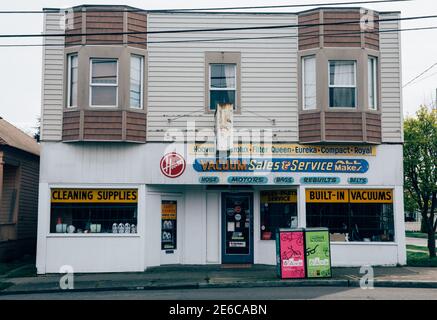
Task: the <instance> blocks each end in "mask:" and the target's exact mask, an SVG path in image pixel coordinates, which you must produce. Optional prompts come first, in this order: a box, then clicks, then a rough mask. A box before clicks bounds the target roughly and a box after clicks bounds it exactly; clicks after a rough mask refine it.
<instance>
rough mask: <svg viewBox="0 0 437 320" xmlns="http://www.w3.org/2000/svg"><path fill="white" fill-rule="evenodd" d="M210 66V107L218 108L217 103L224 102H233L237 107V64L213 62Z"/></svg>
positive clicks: (211, 108)
mask: <svg viewBox="0 0 437 320" xmlns="http://www.w3.org/2000/svg"><path fill="white" fill-rule="evenodd" d="M209 68H210V69H209V75H210V76H209V77H210V79H209V98H210V99H209V109H210V110H216V108H217V104H224V103H229V104H232V105H233V106H234V109H236V105H235V104H236V103H235V102H236V92H237V65H236V64H234V63H212V64H210V65H209Z"/></svg>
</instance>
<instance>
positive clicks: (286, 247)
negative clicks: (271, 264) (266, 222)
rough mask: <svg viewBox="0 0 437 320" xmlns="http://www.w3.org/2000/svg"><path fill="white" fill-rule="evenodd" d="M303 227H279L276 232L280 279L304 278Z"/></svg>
mask: <svg viewBox="0 0 437 320" xmlns="http://www.w3.org/2000/svg"><path fill="white" fill-rule="evenodd" d="M304 234H305V233H304V229H279V230H278V231H277V234H276V259H277V263H276V265H277V273H278V276H279V277H280V278H281V279H303V278H305V238H304Z"/></svg>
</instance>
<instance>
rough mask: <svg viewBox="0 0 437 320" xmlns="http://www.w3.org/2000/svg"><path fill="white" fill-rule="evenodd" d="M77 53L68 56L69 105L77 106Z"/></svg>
mask: <svg viewBox="0 0 437 320" xmlns="http://www.w3.org/2000/svg"><path fill="white" fill-rule="evenodd" d="M77 69H78V68H77V54H71V55H69V56H68V79H67V81H68V95H67V107H69V108H71V107H76V106H77Z"/></svg>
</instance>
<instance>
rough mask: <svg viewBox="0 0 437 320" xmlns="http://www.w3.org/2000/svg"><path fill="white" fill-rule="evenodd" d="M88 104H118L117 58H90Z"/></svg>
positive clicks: (102, 105)
mask: <svg viewBox="0 0 437 320" xmlns="http://www.w3.org/2000/svg"><path fill="white" fill-rule="evenodd" d="M90 64H91V68H90V69H91V71H90V75H91V76H90V106H99V107H116V106H117V104H118V92H117V91H118V61H117V59H91V63H90Z"/></svg>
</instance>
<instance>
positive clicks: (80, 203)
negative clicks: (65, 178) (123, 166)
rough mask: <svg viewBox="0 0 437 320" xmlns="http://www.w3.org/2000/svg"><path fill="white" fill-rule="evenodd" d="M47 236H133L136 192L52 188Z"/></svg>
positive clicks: (135, 216) (136, 223)
mask: <svg viewBox="0 0 437 320" xmlns="http://www.w3.org/2000/svg"><path fill="white" fill-rule="evenodd" d="M51 193H52V199H51V216H50V233H70V234H72V233H75V234H81V233H84V234H90V233H93V234H97V233H112V234H134V233H137V226H138V219H137V218H138V214H137V212H138V209H137V199H138V195H137V193H138V192H137V190H136V189H123V190H113V189H52V191H51Z"/></svg>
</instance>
